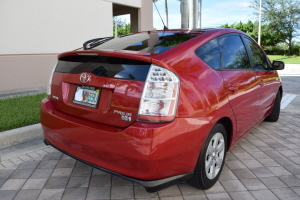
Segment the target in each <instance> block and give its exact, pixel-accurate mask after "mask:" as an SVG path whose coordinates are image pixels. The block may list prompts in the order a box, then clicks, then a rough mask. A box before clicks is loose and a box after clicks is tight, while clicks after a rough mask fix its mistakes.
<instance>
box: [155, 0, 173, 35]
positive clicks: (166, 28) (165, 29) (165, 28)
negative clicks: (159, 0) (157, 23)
mask: <svg viewBox="0 0 300 200" xmlns="http://www.w3.org/2000/svg"><path fill="white" fill-rule="evenodd" d="M152 1H153V3H154V5H155V8H156V10H157V12H158V15H159V17H160V19H161V22H162V23H163V25H164V31H167V30H169V29H168V27H166V25H165V23H164V20H163V19H162V17H161V15H160V13H159V11H158V9H157V6H156V3H155V1H154V0H152Z"/></svg>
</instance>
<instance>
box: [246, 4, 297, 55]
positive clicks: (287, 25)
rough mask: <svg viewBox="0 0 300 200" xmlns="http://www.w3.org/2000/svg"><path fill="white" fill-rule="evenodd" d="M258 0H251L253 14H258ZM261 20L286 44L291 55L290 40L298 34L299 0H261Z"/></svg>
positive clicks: (291, 44)
mask: <svg viewBox="0 0 300 200" xmlns="http://www.w3.org/2000/svg"><path fill="white" fill-rule="evenodd" d="M259 3H260V0H253V2H252V5H251V7H253V8H255V9H256V11H255V13H254V14H256V15H257V16H258V14H259V7H260V6H259ZM262 21H263V22H264V23H265V24H268V25H269V28H270V30H272V31H273V32H274V33H276V34H277V35H278V37H279V38H280V39H281V42H285V43H287V44H288V53H289V55H292V52H293V47H292V46H293V43H292V40H293V38H295V37H296V36H298V35H299V32H298V30H299V29H300V4H299V0H264V1H262Z"/></svg>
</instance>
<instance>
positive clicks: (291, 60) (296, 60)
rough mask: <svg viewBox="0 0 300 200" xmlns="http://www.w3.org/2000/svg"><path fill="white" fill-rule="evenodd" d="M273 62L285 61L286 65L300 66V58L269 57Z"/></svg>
mask: <svg viewBox="0 0 300 200" xmlns="http://www.w3.org/2000/svg"><path fill="white" fill-rule="evenodd" d="M268 57H269V58H270V60H271V61H273V60H276V61H283V62H284V63H285V64H300V56H278V55H268Z"/></svg>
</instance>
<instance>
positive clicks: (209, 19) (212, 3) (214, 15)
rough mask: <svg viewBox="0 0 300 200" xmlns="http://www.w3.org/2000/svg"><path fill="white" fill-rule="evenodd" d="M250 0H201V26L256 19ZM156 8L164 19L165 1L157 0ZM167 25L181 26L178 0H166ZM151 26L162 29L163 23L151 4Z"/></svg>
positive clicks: (213, 26)
mask: <svg viewBox="0 0 300 200" xmlns="http://www.w3.org/2000/svg"><path fill="white" fill-rule="evenodd" d="M250 4H251V0H202V27H201V28H216V27H217V26H220V25H223V24H226V23H229V24H232V23H234V22H240V21H241V22H247V21H248V20H249V19H250V20H252V21H254V20H256V19H257V17H256V16H254V15H253V11H254V9H253V8H250V7H249V5H250ZM156 5H157V8H158V10H159V12H160V14H161V16H162V18H163V20H164V21H166V15H165V1H164V0H158V1H157V3H156ZM168 7H169V9H168V11H169V27H168V28H170V29H175V28H180V27H181V15H180V1H179V0H168ZM153 26H154V28H156V29H158V30H159V29H163V24H162V22H161V19H160V17H159V15H158V12H157V10H156V8H155V6H154V5H153Z"/></svg>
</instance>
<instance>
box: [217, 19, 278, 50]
mask: <svg viewBox="0 0 300 200" xmlns="http://www.w3.org/2000/svg"><path fill="white" fill-rule="evenodd" d="M218 28H233V29H237V30H240V31H243V32H245V33H247V34H248V35H250V36H251V37H252V38H253V39H254V40H256V41H257V40H258V21H255V22H252V21H250V20H248V22H247V23H242V22H240V23H233V24H231V25H229V24H228V23H227V24H224V25H221V26H219V27H218ZM278 42H281V39H280V37H279V36H278V35H277V34H276V33H275V32H273V31H271V29H270V27H269V25H268V24H264V25H262V36H261V46H262V47H266V46H275V45H276V44H277V43H278Z"/></svg>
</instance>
